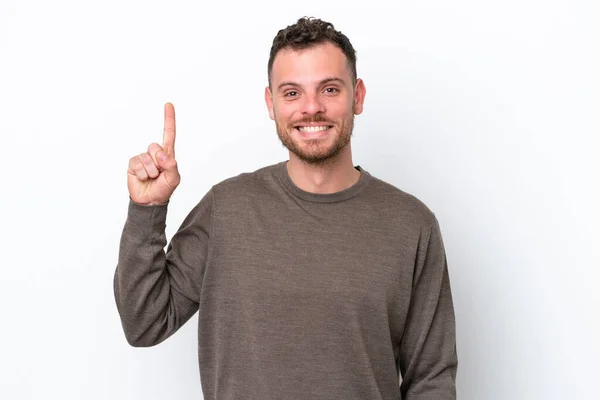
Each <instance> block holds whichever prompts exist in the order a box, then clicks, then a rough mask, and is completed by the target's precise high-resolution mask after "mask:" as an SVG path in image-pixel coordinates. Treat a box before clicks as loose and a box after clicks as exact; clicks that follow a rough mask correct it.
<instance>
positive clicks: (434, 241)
mask: <svg viewBox="0 0 600 400" xmlns="http://www.w3.org/2000/svg"><path fill="white" fill-rule="evenodd" d="M398 363H399V368H400V372H401V374H402V384H401V386H400V392H401V393H402V399H403V400H433V399H435V400H455V399H456V385H455V380H456V371H457V364H458V359H457V354H456V327H455V316H454V307H453V302H452V294H451V290H450V279H449V276H448V265H447V261H446V253H445V249H444V244H443V241H442V235H441V232H440V227H439V224H438V221H437V219H436V218H435V217H434V219H433V223H432V225H431V227H430V228H429V229H424V230H423V233H422V235H421V238H420V242H419V247H418V252H417V257H416V260H415V267H414V274H413V283H412V292H411V299H410V307H409V312H408V317H407V320H406V324H405V328H404V332H403V335H402V339H401V343H400V354H399V357H398Z"/></svg>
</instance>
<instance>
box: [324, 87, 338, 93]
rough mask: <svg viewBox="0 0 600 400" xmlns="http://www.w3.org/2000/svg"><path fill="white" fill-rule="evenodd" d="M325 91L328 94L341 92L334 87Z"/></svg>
mask: <svg viewBox="0 0 600 400" xmlns="http://www.w3.org/2000/svg"><path fill="white" fill-rule="evenodd" d="M325 91H326V92H327V93H337V92H339V90H337V88H332V87H330V88H327V89H325Z"/></svg>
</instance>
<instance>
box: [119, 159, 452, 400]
mask: <svg viewBox="0 0 600 400" xmlns="http://www.w3.org/2000/svg"><path fill="white" fill-rule="evenodd" d="M356 168H357V169H358V170H359V171H360V172H361V176H360V178H359V180H358V182H357V183H356V184H354V185H353V186H352V187H350V188H348V189H346V190H343V191H340V192H337V193H333V194H315V193H309V192H306V191H303V190H302V189H300V188H299V187H297V186H296V185H295V184H294V183H293V182H292V180H291V179H290V177H289V175H288V173H287V168H286V162H281V163H278V164H275V165H271V166H268V167H265V168H261V169H259V170H257V171H255V172H252V173H244V174H241V175H239V176H236V177H233V178H230V179H227V180H225V181H223V182H220V183H218V184H216V185H214V186H213V187H212V188H211V189H210V190H209V191H208V193H207V194H206V195H205V196H204V197H203V198H202V200H201V201H200V202H199V203H198V205H197V206H196V207H194V208H193V209H192V210H191V212H190V213H189V215H188V216H187V217H186V219H185V220H184V221H183V223H182V225H181V226H180V228H179V230H178V231H177V233H176V234H175V235H174V236H173V238H172V240H171V242H170V243H169V244H168V246H167V240H166V235H165V221H166V215H167V207H168V205H162V206H143V205H139V204H136V203H134V202H133V201H131V200H130V202H129V211H128V217H127V220H126V222H125V227H124V229H123V233H122V237H121V243H120V251H119V260H118V265H117V268H116V273H115V279H114V291H115V299H116V304H117V308H118V311H119V314H120V316H121V321H122V324H123V329H124V332H125V336H126V338H127V341H128V342H129V343H130V344H131V345H132V346H154V345H156V344H158V343H160V342H162V341H163V340H165V339H167V338H168V337H170V336H171V335H172V334H173V333H175V332H176V331H177V330H178V329H179V328H180V327H181V326H182V325H183V324H184V323H185V322H186V321H188V320H189V319H190V318H191V317H192V316H193V315H194V314H195V313H196V312H198V313H199V318H198V357H199V363H200V378H201V384H202V391H203V395H204V398H205V399H207V400H208V399H211V400H212V399H218V400H229V399H256V400H269V399H273V400H282V399H286V400H287V399H289V400H294V399H298V400H306V399H323V400H325V399H326V400H337V399H339V400H359V399H360V400H365V399H386V400H387V399H389V400H397V399H404V400H426V399H427V400H446V399H448V400H450V399H455V398H456V394H455V376H456V368H457V355H456V340H455V318H454V310H453V305H452V295H451V291H450V283H449V278H448V269H447V263H446V256H445V251H444V245H443V242H442V237H441V234H440V228H439V225H438V222H437V220H436V218H435V215H434V214H433V213H432V212H431V211H430V210H429V209H428V208H427V207H426V206H425V205H424V204H423V203H422V202H420V201H419V200H417V199H416V198H415V197H413V196H411V195H409V194H407V193H405V192H403V191H401V190H399V189H397V188H396V187H394V186H392V185H390V184H388V183H386V182H384V181H382V180H379V179H378V178H375V177H374V176H372V175H371V174H369V173H368V172H367V171H365V170H364V169H362V168H360V167H356ZM165 246H167V247H166V252H165ZM399 378H401V385H400V384H399Z"/></svg>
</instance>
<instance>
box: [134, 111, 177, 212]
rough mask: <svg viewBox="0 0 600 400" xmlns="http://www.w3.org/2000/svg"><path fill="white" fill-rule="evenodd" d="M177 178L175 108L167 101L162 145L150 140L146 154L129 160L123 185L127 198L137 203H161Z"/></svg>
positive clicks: (170, 193) (168, 197)
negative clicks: (125, 184)
mask: <svg viewBox="0 0 600 400" xmlns="http://www.w3.org/2000/svg"><path fill="white" fill-rule="evenodd" d="M180 180H181V176H180V175H179V171H178V169H177V161H175V108H174V107H173V104H171V103H167V104H165V127H164V132H163V144H162V146H160V145H159V144H158V143H152V144H151V145H150V146H148V151H147V152H146V153H142V154H140V155H138V156H135V157H132V158H131V159H130V160H129V169H128V170H127V188H128V189H129V196H130V197H131V200H133V201H134V202H136V203H138V204H143V205H155V204H165V203H167V202H168V201H169V199H170V198H171V195H172V194H173V192H174V191H175V188H177V186H178V185H179V182H180Z"/></svg>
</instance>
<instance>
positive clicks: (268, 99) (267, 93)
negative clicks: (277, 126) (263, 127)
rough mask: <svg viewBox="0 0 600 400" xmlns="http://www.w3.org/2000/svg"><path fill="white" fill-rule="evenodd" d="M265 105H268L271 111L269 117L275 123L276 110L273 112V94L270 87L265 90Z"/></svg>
mask: <svg viewBox="0 0 600 400" xmlns="http://www.w3.org/2000/svg"><path fill="white" fill-rule="evenodd" d="M265 103H266V104H267V109H268V110H269V117H270V118H271V119H272V120H273V121H275V110H273V94H272V93H271V89H270V88H269V87H268V86H267V87H266V88H265Z"/></svg>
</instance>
